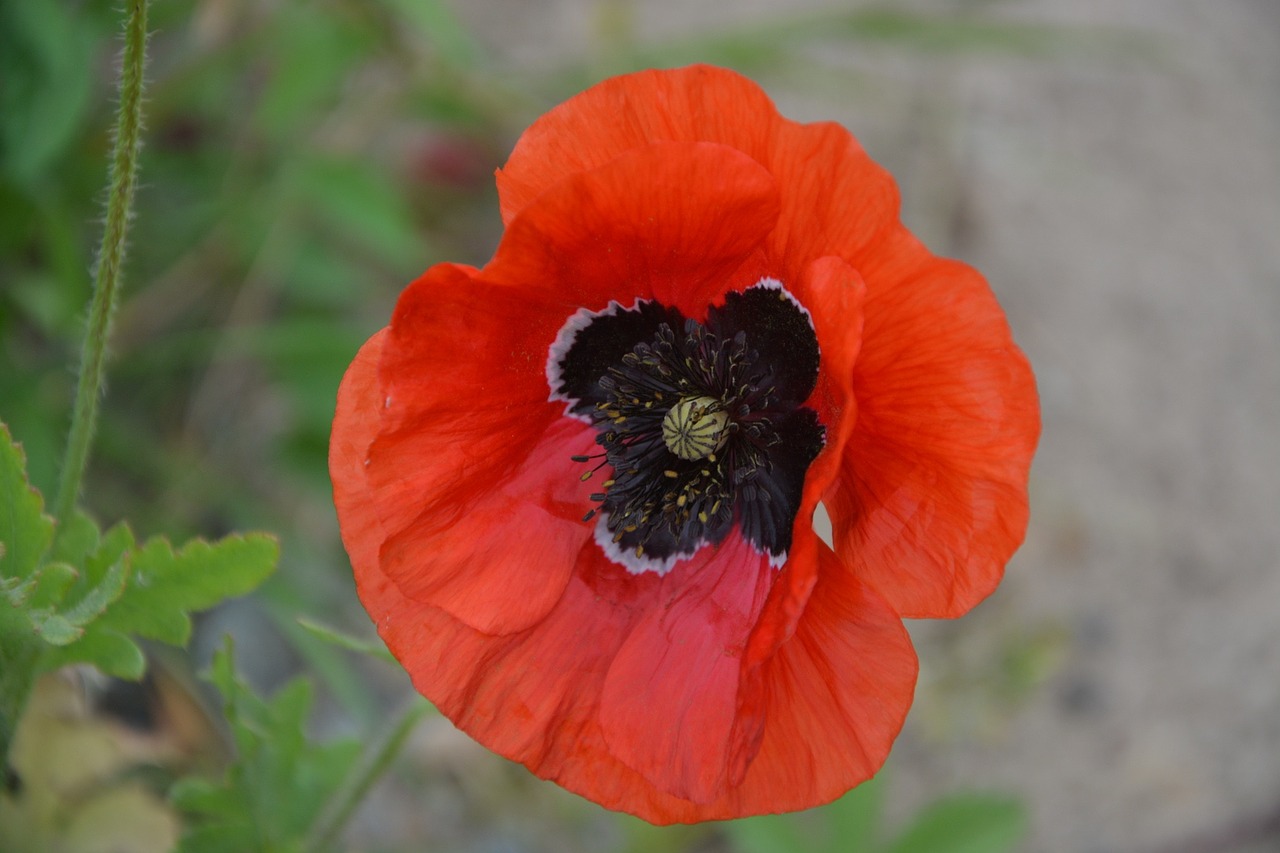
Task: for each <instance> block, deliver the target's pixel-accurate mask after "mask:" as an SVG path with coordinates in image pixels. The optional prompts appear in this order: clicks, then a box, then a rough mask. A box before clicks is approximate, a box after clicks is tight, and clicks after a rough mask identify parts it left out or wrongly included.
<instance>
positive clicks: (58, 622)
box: [28, 610, 84, 646]
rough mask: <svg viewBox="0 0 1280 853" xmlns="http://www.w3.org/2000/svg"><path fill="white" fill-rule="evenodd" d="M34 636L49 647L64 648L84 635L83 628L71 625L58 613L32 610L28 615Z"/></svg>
mask: <svg viewBox="0 0 1280 853" xmlns="http://www.w3.org/2000/svg"><path fill="white" fill-rule="evenodd" d="M28 615H29V616H30V617H31V625H32V627H33V628H34V629H35V632H36V636H38V637H40V639H42V640H44V641H45V642H46V643H48V644H49V645H51V646H66V645H70V644H71V643H74V642H75V641H76V640H78V639H80V637H81V636H82V635H83V634H84V628H82V627H80V626H79V625H76V624H73V623H72V622H71V621H70V620H69V619H67V618H66V617H65V616H63V615H62V614H60V613H53V612H51V611H48V610H33V611H30V612H29V614H28Z"/></svg>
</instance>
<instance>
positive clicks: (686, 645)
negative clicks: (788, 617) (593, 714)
mask: <svg viewBox="0 0 1280 853" xmlns="http://www.w3.org/2000/svg"><path fill="white" fill-rule="evenodd" d="M774 574H775V573H774V571H773V569H771V568H770V567H769V561H768V559H767V558H766V557H764V556H762V555H761V554H760V553H759V552H757V551H756V550H755V549H754V548H752V547H751V546H750V545H748V544H747V543H746V542H744V541H743V540H742V539H740V538H738V537H731V538H730V539H729V540H728V541H726V542H725V543H724V544H723V545H722V546H720V547H719V548H704V549H703V550H702V551H700V552H699V553H698V554H697V555H696V556H695V557H694V558H693V559H691V560H688V561H686V562H683V563H681V564H678V565H677V567H676V568H675V569H674V570H673V571H672V572H671V573H670V574H668V575H666V576H665V577H664V578H663V584H662V587H661V589H660V590H659V593H658V595H659V602H658V603H657V606H654V607H651V608H650V609H649V610H648V612H647V613H646V614H645V615H644V616H643V617H642V618H641V619H640V621H639V622H638V623H637V624H636V625H635V626H634V627H633V628H632V630H631V632H630V635H629V636H628V637H627V639H626V641H625V642H624V643H623V644H622V646H621V648H620V649H619V650H618V653H617V656H616V657H615V658H614V660H613V664H612V666H610V668H609V674H608V677H607V678H606V679H605V683H604V692H603V694H602V697H601V711H600V721H601V725H602V726H603V729H604V737H605V742H606V743H607V744H608V745H609V749H610V751H611V752H612V753H613V754H614V755H616V756H617V757H618V758H620V759H621V760H622V761H623V762H624V763H625V764H626V765H627V766H629V767H631V768H632V769H634V770H636V771H638V772H639V773H640V774H641V775H642V776H644V777H645V778H646V779H648V780H649V781H650V782H651V783H653V784H654V785H655V786H656V787H658V788H659V789H661V790H665V791H667V792H669V793H672V794H675V795H676V796H677V797H680V798H682V799H686V800H691V801H693V802H696V803H705V802H710V801H712V800H714V799H717V798H718V797H719V796H720V795H722V794H723V792H724V790H725V788H726V787H728V786H731V785H735V784H737V782H738V781H740V780H741V778H742V774H743V773H744V772H745V771H746V768H747V764H748V762H749V761H750V759H751V758H752V757H754V754H755V748H756V747H757V745H758V744H759V734H760V726H761V725H762V724H763V722H764V720H763V718H762V717H760V716H758V715H756V716H754V717H752V716H748V715H743V714H741V713H740V710H741V707H742V705H743V704H744V702H745V701H746V700H745V698H744V697H743V696H742V695H740V694H749V693H750V692H751V691H752V690H758V689H759V684H758V679H757V680H755V681H753V682H752V683H750V684H744V683H743V682H742V656H743V652H744V650H745V647H746V642H747V637H748V635H749V634H750V632H751V629H752V626H753V625H754V624H755V622H756V618H757V616H758V615H759V613H760V608H761V606H762V605H763V604H764V600H765V596H766V595H767V594H768V590H769V586H770V585H771V584H772V582H773V577H774Z"/></svg>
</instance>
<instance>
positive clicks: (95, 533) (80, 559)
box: [49, 510, 102, 566]
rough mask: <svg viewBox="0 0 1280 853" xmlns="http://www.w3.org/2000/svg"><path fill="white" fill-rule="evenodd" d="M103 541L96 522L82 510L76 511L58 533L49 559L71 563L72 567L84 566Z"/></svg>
mask: <svg viewBox="0 0 1280 853" xmlns="http://www.w3.org/2000/svg"><path fill="white" fill-rule="evenodd" d="M101 539H102V534H101V532H100V531H99V530H98V525H97V524H96V523H95V522H94V520H93V519H92V518H90V517H89V516H87V515H85V514H84V513H83V512H81V511H80V510H76V511H75V512H74V513H72V514H71V518H69V519H68V520H67V523H66V525H65V526H64V527H63V528H62V529H61V530H59V531H58V537H57V541H56V542H54V545H53V551H52V552H50V554H49V559H50V560H58V561H60V562H63V563H69V564H71V565H72V566H79V565H83V564H84V561H85V560H86V559H87V558H88V556H89V555H90V554H92V553H93V552H94V551H95V550H96V549H97V547H98V543H99V541H101Z"/></svg>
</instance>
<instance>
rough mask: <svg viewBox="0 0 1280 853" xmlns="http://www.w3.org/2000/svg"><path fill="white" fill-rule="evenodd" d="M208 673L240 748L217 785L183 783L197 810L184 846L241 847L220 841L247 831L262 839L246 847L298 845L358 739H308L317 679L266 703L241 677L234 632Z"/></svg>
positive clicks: (352, 757) (185, 797) (191, 810)
mask: <svg viewBox="0 0 1280 853" xmlns="http://www.w3.org/2000/svg"><path fill="white" fill-rule="evenodd" d="M208 677H209V680H210V681H212V682H213V683H214V684H215V685H216V686H217V688H218V690H219V692H220V693H221V694H222V697H223V700H224V708H225V711H226V718H227V722H228V724H229V725H230V727H231V732H232V735H233V737H234V739H235V743H236V753H237V754H236V759H235V762H234V763H233V764H232V765H231V766H230V767H229V768H228V770H227V773H226V776H225V778H224V779H223V781H222V783H221V784H220V785H219V786H217V789H214V788H212V787H210V786H209V785H208V784H194V785H193V786H190V787H186V788H179V789H177V791H178V794H179V795H180V796H175V802H177V803H178V804H179V805H180V806H183V807H184V808H185V809H186V811H187V812H188V814H189V815H191V821H190V825H191V826H192V832H191V833H190V834H189V835H188V837H187V838H185V839H184V841H183V846H182V848H181V849H182V850H183V851H206V850H221V849H235V848H229V847H227V848H224V847H222V846H220V845H223V844H228V843H230V841H229V839H234V838H242V837H244V836H242V835H241V833H243V832H249V833H250V836H249V837H252V838H254V839H256V842H255V844H254V845H253V846H252V847H251V848H244V849H270V850H292V849H298V848H299V847H300V845H301V841H302V839H303V837H304V836H305V835H306V833H307V830H308V829H309V828H310V827H311V826H312V825H313V824H314V823H315V822H316V820H317V817H318V815H319V812H320V810H321V809H322V808H323V807H324V805H325V803H326V801H327V800H328V799H329V797H330V795H331V794H332V792H333V791H334V790H336V789H337V788H338V786H339V785H340V784H341V782H342V780H343V778H344V777H345V776H346V775H347V774H348V773H349V772H350V770H351V768H352V767H353V765H354V764H355V761H356V758H357V757H358V755H359V751H360V744H359V742H357V741H354V740H343V741H338V742H335V743H329V744H314V743H308V742H307V741H306V738H305V735H304V732H305V731H306V722H307V716H308V714H309V711H310V708H311V699H312V689H311V686H310V684H309V683H307V682H306V681H305V680H302V679H296V680H294V681H292V682H290V683H289V684H287V685H285V686H284V687H283V688H281V689H280V690H279V691H278V692H277V693H276V695H275V696H274V697H273V698H271V699H270V700H269V701H265V702H264V701H263V700H261V699H259V698H258V697H257V696H256V695H254V693H253V691H252V690H250V689H249V687H248V686H247V685H245V684H244V682H243V681H241V680H240V679H239V678H238V677H237V675H236V673H235V668H234V664H233V657H232V646H231V641H230V638H228V640H227V644H226V646H225V647H224V648H223V649H221V650H219V651H218V652H217V653H215V655H214V659H213V664H212V666H211V667H210V672H209V676H208ZM184 804H185V805H184ZM240 821H244V823H240Z"/></svg>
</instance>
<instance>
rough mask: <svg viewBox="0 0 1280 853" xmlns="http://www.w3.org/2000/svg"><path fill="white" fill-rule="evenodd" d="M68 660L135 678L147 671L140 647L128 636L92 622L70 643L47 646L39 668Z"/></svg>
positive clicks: (45, 667)
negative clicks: (59, 645)
mask: <svg viewBox="0 0 1280 853" xmlns="http://www.w3.org/2000/svg"><path fill="white" fill-rule="evenodd" d="M72 663H87V664H89V665H90V666H95V667H97V668H98V669H100V670H102V671H103V672H104V673H106V674H107V675H114V676H115V677H116V678H124V679H128V680H130V681H137V680H138V679H139V678H142V675H143V673H144V672H146V671H147V659H146V658H145V657H144V656H143V654H142V649H140V648H138V645H137V643H135V642H133V640H131V639H130V638H129V637H127V636H125V635H124V634H121V633H120V632H119V631H114V630H112V629H110V628H103V627H102V626H101V622H100V621H99V622H95V623H93V624H91V625H89V627H87V628H86V629H85V631H84V635H83V636H81V637H80V639H78V640H76V641H75V642H74V643H71V644H70V645H66V646H62V647H61V648H56V649H50V650H49V651H48V652H47V653H46V654H45V655H44V657H43V658H41V661H40V664H41V666H40V668H41V670H43V671H46V672H47V671H50V670H54V669H58V668H59V667H63V666H66V665H68V664H72Z"/></svg>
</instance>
